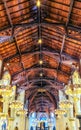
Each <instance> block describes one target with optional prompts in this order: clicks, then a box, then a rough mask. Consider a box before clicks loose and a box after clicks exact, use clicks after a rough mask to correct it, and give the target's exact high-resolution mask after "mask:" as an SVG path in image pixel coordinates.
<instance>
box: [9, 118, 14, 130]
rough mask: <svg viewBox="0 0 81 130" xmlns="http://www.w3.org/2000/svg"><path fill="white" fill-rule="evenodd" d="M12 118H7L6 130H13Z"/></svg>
mask: <svg viewBox="0 0 81 130" xmlns="http://www.w3.org/2000/svg"><path fill="white" fill-rule="evenodd" d="M13 122H14V118H8V130H13Z"/></svg>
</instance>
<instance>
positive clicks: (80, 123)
mask: <svg viewBox="0 0 81 130" xmlns="http://www.w3.org/2000/svg"><path fill="white" fill-rule="evenodd" d="M76 117H77V119H78V120H79V128H78V130H81V115H77V116H76Z"/></svg>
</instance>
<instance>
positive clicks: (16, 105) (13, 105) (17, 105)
mask: <svg viewBox="0 0 81 130" xmlns="http://www.w3.org/2000/svg"><path fill="white" fill-rule="evenodd" d="M10 108H15V109H22V108H23V103H21V102H20V101H13V102H11V104H10Z"/></svg>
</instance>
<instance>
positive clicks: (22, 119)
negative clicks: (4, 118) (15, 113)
mask: <svg viewBox="0 0 81 130" xmlns="http://www.w3.org/2000/svg"><path fill="white" fill-rule="evenodd" d="M25 121H26V120H25V114H20V121H19V130H25Z"/></svg>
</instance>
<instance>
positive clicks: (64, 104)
mask: <svg viewBox="0 0 81 130" xmlns="http://www.w3.org/2000/svg"><path fill="white" fill-rule="evenodd" d="M59 107H60V108H64V109H67V108H72V107H73V104H72V102H70V101H69V100H65V101H61V102H59Z"/></svg>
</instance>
